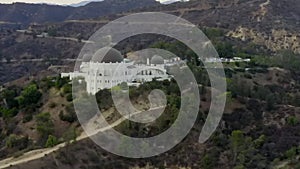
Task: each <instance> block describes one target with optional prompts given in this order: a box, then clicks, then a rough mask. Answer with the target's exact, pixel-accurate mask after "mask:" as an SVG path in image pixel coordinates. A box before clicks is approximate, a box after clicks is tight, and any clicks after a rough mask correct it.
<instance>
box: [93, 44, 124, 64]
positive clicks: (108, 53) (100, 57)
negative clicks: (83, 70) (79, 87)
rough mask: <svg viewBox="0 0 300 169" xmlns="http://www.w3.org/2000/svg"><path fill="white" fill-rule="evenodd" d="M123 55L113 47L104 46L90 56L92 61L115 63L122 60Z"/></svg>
mask: <svg viewBox="0 0 300 169" xmlns="http://www.w3.org/2000/svg"><path fill="white" fill-rule="evenodd" d="M123 59H124V58H123V56H122V54H121V52H119V51H118V50H116V49H114V48H110V47H104V48H101V49H99V50H98V51H97V52H96V53H95V54H94V56H93V57H92V59H91V61H92V62H101V63H117V62H122V61H123Z"/></svg>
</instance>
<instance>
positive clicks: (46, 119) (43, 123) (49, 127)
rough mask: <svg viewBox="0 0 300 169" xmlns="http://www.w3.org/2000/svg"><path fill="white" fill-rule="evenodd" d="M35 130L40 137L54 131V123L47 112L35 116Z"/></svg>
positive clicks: (44, 136)
mask: <svg viewBox="0 0 300 169" xmlns="http://www.w3.org/2000/svg"><path fill="white" fill-rule="evenodd" d="M36 123H37V131H38V132H39V133H40V135H41V137H42V138H43V139H44V138H47V137H48V136H49V135H51V134H53V132H54V124H53V122H52V120H51V116H50V114H49V113H41V114H38V115H37V116H36Z"/></svg>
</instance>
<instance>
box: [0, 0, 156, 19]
mask: <svg viewBox="0 0 300 169" xmlns="http://www.w3.org/2000/svg"><path fill="white" fill-rule="evenodd" d="M159 4H160V3H159V2H157V1H155V0H105V1H101V2H91V3H88V4H86V5H84V6H80V7H72V6H58V5H48V4H27V3H13V4H0V21H6V22H13V23H21V24H29V23H33V22H36V23H45V22H61V21H64V20H67V19H90V18H96V17H101V16H105V15H110V14H114V13H122V12H126V11H129V10H133V9H138V8H142V7H149V6H155V5H159Z"/></svg>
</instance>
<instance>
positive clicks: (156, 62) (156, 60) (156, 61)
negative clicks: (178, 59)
mask: <svg viewBox="0 0 300 169" xmlns="http://www.w3.org/2000/svg"><path fill="white" fill-rule="evenodd" d="M151 64H154V65H160V64H164V59H163V58H162V57H161V56H158V55H154V56H153V57H152V59H151Z"/></svg>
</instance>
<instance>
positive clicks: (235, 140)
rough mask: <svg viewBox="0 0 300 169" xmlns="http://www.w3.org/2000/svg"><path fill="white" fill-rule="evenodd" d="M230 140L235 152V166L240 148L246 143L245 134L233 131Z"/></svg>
mask: <svg viewBox="0 0 300 169" xmlns="http://www.w3.org/2000/svg"><path fill="white" fill-rule="evenodd" d="M230 140H231V146H232V151H233V164H235V163H236V159H237V156H238V152H239V148H240V146H241V145H242V144H243V142H244V134H243V132H242V131H240V130H235V131H232V133H231V137H230Z"/></svg>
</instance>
